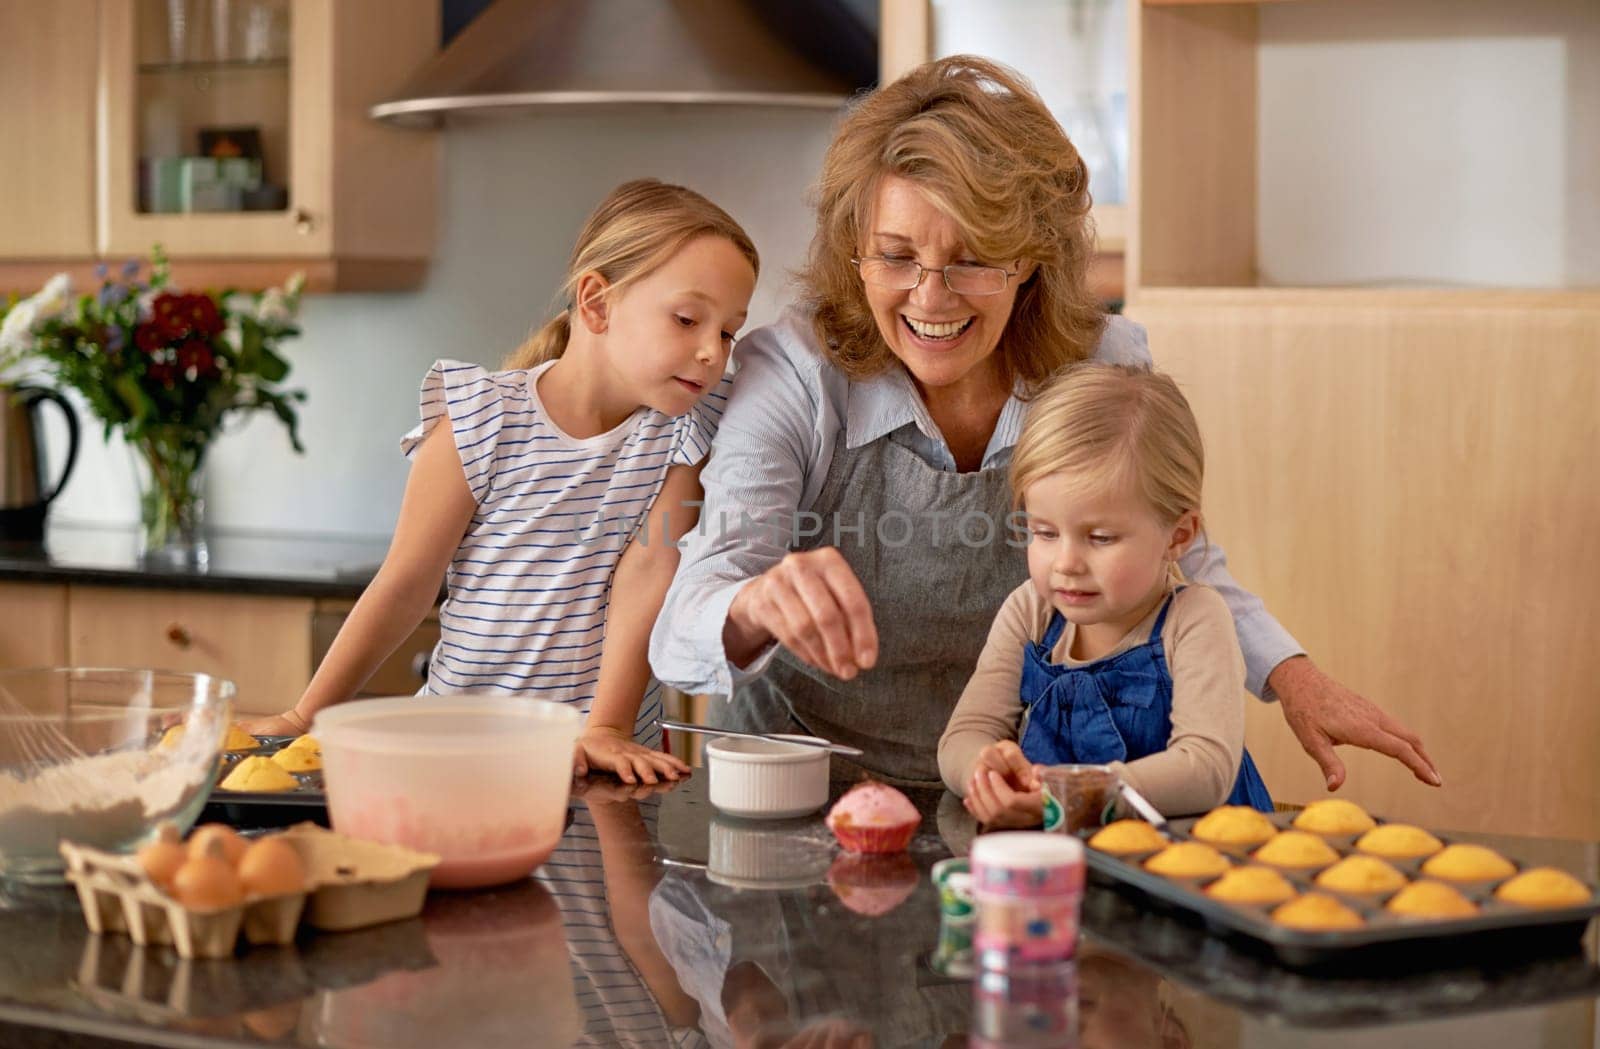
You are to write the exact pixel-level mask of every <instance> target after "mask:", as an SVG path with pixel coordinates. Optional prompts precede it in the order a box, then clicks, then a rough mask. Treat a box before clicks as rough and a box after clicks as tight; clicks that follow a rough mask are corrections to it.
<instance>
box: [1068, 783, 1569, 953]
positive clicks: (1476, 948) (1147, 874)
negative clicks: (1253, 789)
mask: <svg viewBox="0 0 1600 1049" xmlns="http://www.w3.org/2000/svg"><path fill="white" fill-rule="evenodd" d="M1296 815H1297V813H1295V812H1276V813H1271V814H1268V815H1267V819H1268V820H1269V821H1271V823H1272V824H1273V826H1274V827H1276V828H1277V829H1278V830H1280V831H1282V830H1288V829H1291V828H1292V825H1293V821H1294V819H1295V816H1296ZM1374 818H1375V819H1377V822H1378V823H1380V824H1382V823H1385V822H1391V821H1387V820H1384V819H1382V818H1378V817H1374ZM1196 822H1198V817H1194V818H1186V819H1176V820H1170V821H1168V824H1167V834H1166V835H1165V837H1166V839H1167V840H1168V841H1169V842H1176V841H1189V840H1195V839H1192V837H1191V835H1190V829H1191V828H1192V827H1193V826H1194V824H1195V823H1196ZM1433 833H1434V836H1435V837H1437V838H1438V839H1439V840H1440V841H1441V842H1442V843H1443V844H1444V845H1450V844H1454V843H1455V841H1456V839H1454V838H1452V837H1451V836H1450V835H1448V834H1441V833H1438V832H1433ZM1317 836H1318V837H1320V838H1322V839H1323V840H1324V841H1326V842H1327V843H1328V844H1329V845H1330V846H1332V849H1333V851H1334V852H1335V853H1336V854H1337V858H1336V859H1335V860H1334V861H1332V862H1337V861H1338V860H1340V859H1343V858H1345V857H1346V856H1349V855H1352V854H1355V853H1356V852H1357V850H1356V848H1355V840H1356V836H1355V835H1317ZM1216 848H1217V850H1218V851H1219V852H1221V853H1222V854H1223V856H1224V857H1225V858H1226V859H1227V860H1228V862H1229V864H1230V866H1244V865H1251V864H1256V863H1259V861H1255V860H1252V859H1251V858H1250V855H1249V852H1250V849H1248V848H1239V847H1230V846H1216ZM1252 848H1253V847H1252ZM1155 851H1156V850H1152V851H1150V852H1140V853H1130V854H1126V855H1121V856H1116V855H1112V854H1110V853H1106V852H1101V851H1100V850H1098V849H1094V848H1086V849H1085V850H1084V852H1085V854H1086V859H1087V862H1088V866H1089V869H1090V870H1091V872H1093V874H1094V875H1095V877H1096V880H1100V881H1110V882H1114V883H1119V884H1122V885H1126V886H1130V887H1132V888H1134V889H1137V890H1139V891H1140V892H1142V893H1144V894H1145V895H1146V896H1147V897H1150V898H1152V899H1154V900H1156V901H1158V902H1159V903H1160V904H1162V905H1163V906H1165V907H1167V908H1169V909H1172V910H1176V911H1178V912H1181V913H1183V914H1185V915H1188V916H1189V917H1192V918H1194V919H1198V920H1199V921H1201V922H1203V923H1204V924H1205V925H1206V926H1207V928H1208V929H1210V930H1211V931H1213V932H1216V933H1218V934H1220V935H1223V936H1225V937H1227V938H1229V939H1233V940H1236V941H1240V942H1243V943H1244V944H1245V945H1246V946H1248V947H1253V948H1257V949H1259V950H1262V951H1264V952H1266V953H1269V954H1271V955H1273V956H1274V957H1276V958H1277V959H1278V960H1279V961H1280V962H1282V963H1284V964H1286V965H1289V966H1291V967H1294V968H1316V967H1321V966H1327V965H1338V964H1343V963H1346V962H1349V961H1352V960H1355V959H1357V958H1358V957H1359V958H1361V959H1366V960H1370V959H1373V958H1377V957H1385V958H1388V959H1389V960H1393V958H1394V957H1396V956H1397V955H1396V952H1397V951H1403V952H1405V953H1406V954H1408V955H1416V954H1430V953H1439V952H1456V953H1459V952H1462V951H1473V952H1480V951H1481V952H1487V953H1508V952H1516V953H1526V952H1527V951H1529V950H1546V949H1560V948H1570V947H1571V946H1572V945H1573V944H1574V943H1576V942H1577V940H1578V939H1579V938H1580V937H1581V936H1582V934H1583V930H1584V928H1585V927H1586V926H1587V925H1588V923H1589V919H1590V918H1592V917H1594V916H1595V915H1596V914H1600V889H1597V887H1596V886H1595V884H1594V883H1593V882H1592V881H1591V880H1589V879H1587V878H1585V877H1583V875H1582V874H1581V873H1579V872H1574V871H1568V872H1567V873H1569V874H1572V875H1573V876H1574V877H1576V878H1578V880H1579V881H1581V882H1583V883H1584V884H1585V885H1586V886H1588V888H1589V893H1590V894H1589V899H1588V900H1587V901H1586V902H1584V903H1580V904H1577V905H1574V906H1567V907H1551V908H1529V907H1522V906H1517V905H1514V904H1509V903H1504V902H1502V901H1500V900H1498V899H1496V898H1495V896H1494V889H1495V888H1496V886H1498V885H1499V884H1500V881H1501V880H1503V879H1500V880H1487V881H1480V882H1469V883H1461V882H1451V883H1450V884H1452V885H1453V886H1454V887H1455V888H1456V889H1458V890H1460V891H1461V893H1462V894H1463V895H1464V896H1466V897H1467V898H1468V899H1469V900H1471V901H1472V902H1473V903H1475V904H1477V905H1478V908H1479V910H1478V913H1477V914H1475V915H1472V916H1469V917H1456V918H1414V917H1407V916H1402V915H1397V914H1395V913H1393V912H1391V911H1387V910H1385V909H1384V906H1383V905H1384V904H1385V903H1386V902H1387V901H1388V900H1389V898H1390V897H1392V896H1393V895H1394V893H1393V892H1384V893H1372V894H1351V893H1342V892H1336V891H1333V890H1330V889H1326V888H1322V887H1320V886H1318V885H1316V884H1315V877H1316V875H1317V874H1318V873H1320V872H1321V871H1322V870H1324V869H1326V868H1327V867H1329V866H1332V862H1330V863H1328V864H1324V865H1322V866H1318V867H1314V868H1310V869H1305V870H1295V869H1287V868H1282V867H1278V868H1275V869H1277V870H1278V872H1279V873H1280V874H1282V875H1283V876H1284V877H1285V878H1286V879H1287V880H1288V881H1289V882H1290V884H1291V885H1293V886H1294V888H1295V890H1296V892H1298V893H1306V892H1318V893H1322V894H1325V895H1329V896H1333V897H1334V898H1336V899H1338V900H1339V902H1341V903H1343V904H1345V905H1346V906H1347V907H1349V908H1350V909H1352V910H1354V911H1355V912H1356V913H1358V914H1360V915H1361V917H1362V919H1363V922H1364V924H1363V925H1362V926H1361V927H1360V928H1354V929H1340V930H1306V929H1297V928H1291V927H1289V926H1286V925H1282V924H1280V923H1278V922H1276V921H1274V920H1273V919H1272V916H1271V912H1272V910H1273V907H1272V906H1271V905H1265V904H1253V903H1237V902H1233V901H1225V900H1218V899H1216V898H1214V897H1212V896H1209V895H1207V894H1206V892H1205V888H1206V886H1207V885H1209V884H1210V883H1211V882H1212V881H1214V880H1215V878H1210V877H1207V878H1171V877H1167V876H1164V875H1161V874H1156V873H1155V872H1153V871H1150V870H1147V869H1146V868H1145V867H1144V863H1145V861H1146V860H1148V859H1149V858H1150V857H1151V856H1152V855H1154V853H1155ZM1501 854H1502V855H1504V856H1505V857H1506V859H1508V860H1510V861H1511V863H1512V864H1513V865H1515V866H1516V868H1517V871H1518V872H1520V871H1522V870H1525V869H1527V868H1529V867H1533V866H1550V865H1549V864H1533V863H1526V862H1523V861H1521V860H1519V859H1518V858H1517V856H1515V855H1512V854H1509V853H1506V852H1503V851H1502V853H1501ZM1380 858H1384V857H1380ZM1384 859H1385V860H1386V862H1388V863H1389V864H1390V865H1392V866H1393V867H1395V868H1396V869H1397V870H1399V871H1400V873H1401V874H1403V875H1405V877H1406V879H1407V882H1408V883H1409V882H1411V881H1415V880H1417V879H1418V878H1421V877H1426V875H1424V874H1423V873H1422V871H1421V865H1422V862H1423V861H1422V860H1421V859H1410V860H1407V859H1387V858H1384ZM1260 865H1262V866H1271V864H1260ZM1441 880H1442V879H1441Z"/></svg>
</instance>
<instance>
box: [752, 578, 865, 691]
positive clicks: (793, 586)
mask: <svg viewBox="0 0 1600 1049" xmlns="http://www.w3.org/2000/svg"><path fill="white" fill-rule="evenodd" d="M728 620H729V625H730V626H731V627H733V628H735V630H736V631H737V634H736V635H735V636H738V637H756V638H759V637H769V636H770V637H771V638H773V639H775V640H776V641H777V642H778V644H780V645H782V646H783V647H785V648H787V649H788V650H789V651H790V652H793V653H794V654H795V655H796V656H797V657H799V658H800V659H801V660H803V661H804V662H806V663H809V664H810V665H812V666H814V667H816V668H817V669H819V670H822V671H825V672H826V673H829V674H832V675H833V676H834V677H836V678H840V679H842V680H845V681H849V680H850V679H851V678H853V677H855V676H856V674H857V673H859V672H860V671H862V670H868V669H871V667H872V665H873V664H874V663H876V662H877V661H878V628H877V624H875V623H874V622H873V620H872V606H871V604H869V603H868V601H867V592H866V591H865V590H863V589H862V588H861V581H860V580H858V579H857V578H856V574H855V572H853V571H851V569H850V566H849V564H847V563H846V562H845V559H844V556H843V555H842V554H840V553H839V551H837V550H835V549H834V548H833V547H831V546H824V547H819V548H817V549H816V550H806V551H803V552H800V553H791V554H788V555H786V556H785V557H784V559H783V560H782V561H779V562H778V563H777V564H775V565H773V566H772V567H771V568H769V569H767V570H766V571H765V572H763V573H761V574H760V575H759V576H756V578H755V579H753V580H751V581H750V582H749V583H748V584H747V585H745V586H744V587H741V588H740V590H739V593H738V594H737V595H736V596H735V597H734V599H733V604H732V605H730V606H729V608H728ZM724 640H725V641H726V640H727V632H726V631H725V632H724ZM729 654H730V655H732V654H733V653H732V649H731V648H730V653H729ZM736 662H738V661H737V660H736Z"/></svg>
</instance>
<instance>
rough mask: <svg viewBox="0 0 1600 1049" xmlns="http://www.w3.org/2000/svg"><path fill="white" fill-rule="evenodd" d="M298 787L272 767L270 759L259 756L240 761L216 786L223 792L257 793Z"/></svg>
mask: <svg viewBox="0 0 1600 1049" xmlns="http://www.w3.org/2000/svg"><path fill="white" fill-rule="evenodd" d="M299 785H300V783H299V781H298V780H296V779H295V778H294V777H293V776H291V775H289V773H287V772H285V771H284V770H283V769H282V768H281V767H280V766H278V765H274V764H273V763H272V759H271V758H264V757H261V756H260V755H259V754H257V755H254V756H252V757H248V758H243V759H241V760H240V762H239V764H237V765H235V766H234V767H233V771H232V772H230V773H228V775H227V777H226V778H225V779H223V781H222V782H221V783H220V784H218V786H220V787H221V788H222V789H223V790H247V791H252V792H257V793H267V792H270V793H276V792H278V791H285V790H293V789H295V787H298V786H299Z"/></svg>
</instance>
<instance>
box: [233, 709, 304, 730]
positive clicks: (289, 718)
mask: <svg viewBox="0 0 1600 1049" xmlns="http://www.w3.org/2000/svg"><path fill="white" fill-rule="evenodd" d="M239 727H240V728H242V729H244V730H245V731H246V732H248V733H250V734H251V735H252V736H303V735H305V734H306V733H307V732H309V731H311V726H310V725H308V724H306V721H305V719H304V718H302V717H301V716H300V715H299V714H296V713H295V712H294V711H292V710H290V711H286V712H284V713H282V714H273V715H271V716H269V717H264V718H251V719H250V720H249V721H241V722H239Z"/></svg>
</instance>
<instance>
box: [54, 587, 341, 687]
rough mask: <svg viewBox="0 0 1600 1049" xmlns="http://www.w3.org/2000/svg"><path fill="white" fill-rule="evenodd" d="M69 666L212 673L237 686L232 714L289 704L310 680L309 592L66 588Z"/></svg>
mask: <svg viewBox="0 0 1600 1049" xmlns="http://www.w3.org/2000/svg"><path fill="white" fill-rule="evenodd" d="M68 590H69V594H68V622H69V623H70V631H69V637H68V644H67V650H68V661H69V662H70V663H71V664H72V665H73V666H85V667H94V666H103V667H119V666H128V667H156V668H159V669H162V670H183V671H190V672H198V673H206V674H212V675H215V676H217V677H223V678H227V679H229V680H231V681H232V682H233V683H234V684H235V685H236V686H237V688H238V694H237V695H236V697H235V699H234V708H235V710H236V711H237V712H238V714H239V715H240V716H245V715H255V714H277V713H281V712H282V711H284V710H287V709H289V708H290V707H292V706H293V705H294V703H295V701H296V700H298V699H299V698H300V694H301V692H303V691H304V690H305V687H306V684H307V682H309V681H310V680H311V615H312V611H313V608H314V606H315V604H316V602H315V601H314V600H313V599H312V598H309V597H276V596H255V595H235V594H215V593H206V592H203V591H196V590H142V589H127V588H120V587H93V586H76V585H74V586H71V587H69V588H68Z"/></svg>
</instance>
